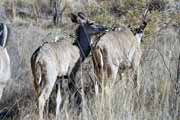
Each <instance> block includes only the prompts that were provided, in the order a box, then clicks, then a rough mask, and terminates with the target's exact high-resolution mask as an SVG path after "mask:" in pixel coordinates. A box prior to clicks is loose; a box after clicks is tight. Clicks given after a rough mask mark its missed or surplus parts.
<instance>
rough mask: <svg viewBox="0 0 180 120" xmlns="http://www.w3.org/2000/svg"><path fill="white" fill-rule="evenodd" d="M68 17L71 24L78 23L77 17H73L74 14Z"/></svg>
mask: <svg viewBox="0 0 180 120" xmlns="http://www.w3.org/2000/svg"><path fill="white" fill-rule="evenodd" d="M69 16H70V17H71V21H72V22H73V23H78V18H77V15H75V14H74V13H71V14H70V15H69Z"/></svg>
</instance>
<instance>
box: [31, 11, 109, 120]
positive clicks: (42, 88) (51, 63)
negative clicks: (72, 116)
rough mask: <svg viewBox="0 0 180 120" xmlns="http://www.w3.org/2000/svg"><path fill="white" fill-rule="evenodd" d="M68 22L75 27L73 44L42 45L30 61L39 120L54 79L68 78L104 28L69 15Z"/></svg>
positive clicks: (59, 94)
mask: <svg viewBox="0 0 180 120" xmlns="http://www.w3.org/2000/svg"><path fill="white" fill-rule="evenodd" d="M71 20H72V22H74V23H76V24H79V26H78V28H77V29H76V37H77V39H76V43H75V44H71V43H70V42H68V41H60V42H52V43H44V44H43V45H42V46H40V47H39V48H38V49H37V50H36V51H35V52H34V53H33V55H32V57H31V68H32V74H33V76H34V87H35V91H36V93H37V96H38V107H39V117H40V120H42V119H44V116H43V111H44V107H45V103H46V102H47V100H48V98H49V96H50V94H51V92H52V89H53V87H54V85H55V82H56V79H57V77H63V76H69V75H70V74H71V71H72V69H74V67H75V65H76V64H77V63H78V62H79V61H81V60H84V59H85V57H86V56H87V55H88V54H89V53H90V46H91V45H90V43H91V36H93V35H94V34H97V33H99V32H101V31H104V30H105V29H106V28H105V27H103V26H101V25H95V24H93V23H91V22H90V21H89V20H88V19H86V18H85V16H84V15H83V14H82V13H78V15H75V14H71ZM61 99H62V98H61V93H60V86H59V88H58V93H57V98H56V117H57V116H58V113H59V107H60V104H61Z"/></svg>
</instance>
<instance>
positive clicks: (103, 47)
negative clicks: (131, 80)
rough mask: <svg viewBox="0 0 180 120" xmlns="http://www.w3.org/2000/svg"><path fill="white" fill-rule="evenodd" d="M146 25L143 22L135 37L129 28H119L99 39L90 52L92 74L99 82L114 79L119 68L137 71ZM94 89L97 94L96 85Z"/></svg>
mask: <svg viewBox="0 0 180 120" xmlns="http://www.w3.org/2000/svg"><path fill="white" fill-rule="evenodd" d="M145 14H147V11H146V13H145ZM146 24H147V22H146V21H145V20H144V21H143V23H142V24H141V25H140V27H139V28H138V29H137V32H136V33H135V35H134V34H133V33H132V31H130V29H129V28H126V27H121V28H118V29H117V30H114V31H109V32H107V33H106V34H105V35H103V36H102V37H101V38H100V40H99V41H98V42H97V44H96V46H95V47H94V48H93V51H92V59H93V64H94V72H95V75H96V77H97V79H98V80H100V82H102V81H103V80H114V79H116V76H117V73H118V70H119V68H129V67H132V68H133V70H134V71H137V70H138V66H139V63H140V59H141V55H142V51H141V49H140V43H141V39H142V37H143V32H144V29H145V27H146ZM95 88H96V94H98V92H99V90H98V85H97V83H96V86H95Z"/></svg>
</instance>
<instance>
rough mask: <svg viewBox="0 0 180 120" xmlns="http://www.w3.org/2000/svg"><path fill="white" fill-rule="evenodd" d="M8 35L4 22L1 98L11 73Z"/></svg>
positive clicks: (0, 52)
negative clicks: (7, 45)
mask: <svg viewBox="0 0 180 120" xmlns="http://www.w3.org/2000/svg"><path fill="white" fill-rule="evenodd" d="M7 36H8V29H7V26H6V25H5V24H4V23H0V99H1V97H2V93H3V89H4V87H5V85H6V83H7V81H8V80H9V78H10V75H11V71H10V58H9V54H8V52H7V49H6V42H7Z"/></svg>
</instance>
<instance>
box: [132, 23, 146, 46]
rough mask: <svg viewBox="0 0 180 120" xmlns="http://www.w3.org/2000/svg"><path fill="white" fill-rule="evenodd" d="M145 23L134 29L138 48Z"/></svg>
mask: <svg viewBox="0 0 180 120" xmlns="http://www.w3.org/2000/svg"><path fill="white" fill-rule="evenodd" d="M146 25H147V23H146V22H145V21H143V22H142V24H141V25H140V26H139V27H138V28H136V29H135V36H136V39H137V41H138V44H139V46H140V45H141V41H142V38H143V36H144V29H145V28H146Z"/></svg>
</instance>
